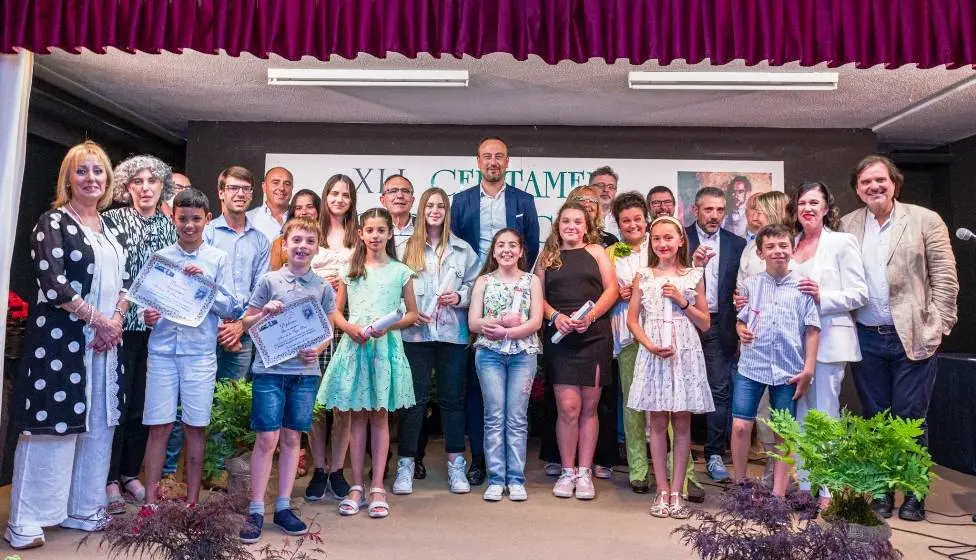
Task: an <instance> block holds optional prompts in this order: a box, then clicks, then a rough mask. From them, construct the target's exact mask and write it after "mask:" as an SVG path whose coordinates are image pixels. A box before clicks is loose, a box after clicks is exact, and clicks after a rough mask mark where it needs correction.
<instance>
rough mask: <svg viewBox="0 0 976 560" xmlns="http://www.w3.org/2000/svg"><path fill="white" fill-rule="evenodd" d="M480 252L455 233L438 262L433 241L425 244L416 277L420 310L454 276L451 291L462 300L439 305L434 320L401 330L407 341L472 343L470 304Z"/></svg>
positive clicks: (423, 311)
mask: <svg viewBox="0 0 976 560" xmlns="http://www.w3.org/2000/svg"><path fill="white" fill-rule="evenodd" d="M478 270H479V266H478V255H477V254H475V252H474V249H472V248H471V246H470V245H468V244H467V242H466V241H464V240H463V239H461V238H460V237H458V236H456V235H454V234H451V237H450V239H449V240H448V243H447V249H446V250H445V251H444V255H443V256H442V257H441V262H440V263H439V264H438V262H437V253H436V252H435V251H434V248H433V247H431V246H430V245H427V246H426V247H424V269H423V270H421V271H420V272H418V273H417V276H416V277H415V278H414V279H413V293H414V296H415V297H416V298H417V310H418V311H420V312H422V313H426V312H427V311H428V310H429V309H430V307H431V305H433V304H434V302H435V301H436V300H437V298H438V294H437V289H438V288H439V287H440V286H441V284H442V283H443V282H445V279H446V278H451V279H452V281H453V284H452V285H451V287H450V289H449V290H448V291H449V292H457V293H458V295H459V296H461V301H460V302H458V304H457V305H455V306H437V307H435V309H434V313H433V315H432V316H431V318H432V319H433V322H431V323H430V324H427V325H423V326H420V327H414V326H411V327H407V328H405V329H403V330H402V331H401V336H402V337H403V341H404V342H449V343H451V344H467V343H468V336H469V332H468V307H469V306H470V305H471V287H472V285H474V280H475V278H477V277H478Z"/></svg>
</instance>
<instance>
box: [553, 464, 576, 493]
mask: <svg viewBox="0 0 976 560" xmlns="http://www.w3.org/2000/svg"><path fill="white" fill-rule="evenodd" d="M575 489H576V469H573V468H569V469H563V470H562V472H561V473H560V474H559V479H558V480H556V484H554V485H553V487H552V495H553V496H555V497H557V498H572V497H573V491H574V490H575Z"/></svg>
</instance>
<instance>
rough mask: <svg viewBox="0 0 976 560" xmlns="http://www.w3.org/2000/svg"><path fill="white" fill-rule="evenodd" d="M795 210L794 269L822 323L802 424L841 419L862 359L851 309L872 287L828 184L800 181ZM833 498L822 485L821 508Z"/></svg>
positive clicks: (804, 484) (805, 487)
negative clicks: (854, 366) (810, 414)
mask: <svg viewBox="0 0 976 560" xmlns="http://www.w3.org/2000/svg"><path fill="white" fill-rule="evenodd" d="M789 210H790V214H791V216H792V219H793V226H794V228H795V229H796V231H797V232H798V235H797V238H796V248H795V250H794V251H793V262H792V263H791V266H790V268H791V269H792V270H793V271H795V272H797V273H799V274H800V275H801V276H803V277H804V279H803V280H801V281H800V283H799V289H800V291H801V292H803V293H805V294H807V295H809V296H811V297H812V298H813V299H814V301H815V302H816V303H817V307H818V309H819V310H820V323H821V331H820V347H819V349H818V350H817V369H816V372H815V374H814V377H813V384H812V385H811V387H810V390H809V391H807V393H806V394H805V395H804V396H803V397H801V398H800V400H799V401H798V402H797V411H796V412H797V418H798V419H799V421H800V422H801V423H802V422H803V419H804V418H805V417H806V414H807V411H809V410H813V409H815V410H820V411H823V412H826V413H827V414H829V415H830V416H833V417H835V418H836V417H837V416H839V414H840V387H841V382H842V381H843V380H844V368H845V367H846V365H847V362H858V361H860V360H861V350H860V348H859V347H858V343H857V329H856V328H855V326H854V320H853V318H852V317H851V311H854V310H855V309H857V308H859V307H861V306H863V305H864V304H865V303H866V302H867V300H868V287H867V283H866V282H865V279H864V264H863V262H862V261H861V251H860V249H859V248H858V243H857V239H856V238H855V237H854V236H853V235H851V234H849V233H842V232H841V231H839V229H840V219H839V211H838V209H837V207H836V206H835V205H834V197H833V195H832V194H831V193H830V190H829V189H828V188H827V186H826V185H824V184H823V183H818V182H804V183H802V184H800V186H798V187H797V188H796V190H794V191H793V193H792V195H791V197H790V205H789ZM805 478H806V477H805V476H803V472H802V471H801V473H800V479H801V480H800V490H801V491H809V490H810V483H809V482H808V481H806V480H805ZM829 499H830V498H829V494H827V493H826V489H821V492H820V504H819V505H820V506H821V509H823V508H824V507H826V506H827V505H828V504H829Z"/></svg>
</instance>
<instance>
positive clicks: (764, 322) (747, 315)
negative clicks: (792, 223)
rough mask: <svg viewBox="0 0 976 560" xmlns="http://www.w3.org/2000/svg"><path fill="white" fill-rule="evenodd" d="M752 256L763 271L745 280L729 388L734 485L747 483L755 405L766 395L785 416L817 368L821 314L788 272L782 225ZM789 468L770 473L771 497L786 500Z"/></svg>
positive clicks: (761, 238)
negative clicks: (738, 349)
mask: <svg viewBox="0 0 976 560" xmlns="http://www.w3.org/2000/svg"><path fill="white" fill-rule="evenodd" d="M756 251H757V253H758V254H759V256H760V257H761V258H762V259H763V260H764V261H765V262H766V271H765V272H760V273H759V274H755V275H753V276H750V277H749V278H747V279H746V280H745V281H744V282H743V284H742V286H741V287H742V289H743V291H744V292H745V295H746V297H747V298H748V304H747V305H745V306H744V307H743V308H742V309H741V310H740V311H739V320H738V323H737V324H736V330H737V331H738V333H739V340H740V341H741V342H742V350H741V356H740V358H739V371H738V373H736V374H735V378H734V379H733V381H732V383H733V386H732V387H733V388H732V465H733V468H734V471H735V480H736V482H743V481H744V480H745V479H746V463H747V461H748V459H749V447H750V444H751V441H750V440H751V438H752V425H753V424H754V423H755V421H756V412H757V409H758V408H759V399H760V398H761V397H762V394H763V392H764V391H766V390H768V391H769V407H770V409H771V410H784V409H785V410H789V411H790V414H792V415H793V416H796V401H797V400H798V399H799V398H800V397H802V396H803V395H804V394H805V393H806V392H807V390H808V389H809V388H810V383H811V382H812V381H813V372H814V369H815V368H816V362H817V344H818V342H819V339H820V314H819V312H818V311H817V305H816V303H815V302H814V301H813V298H812V297H810V296H808V295H805V294H803V293H801V292H800V290H799V288H798V287H797V284H798V283H799V281H800V280H802V277H801V276H800V275H799V274H798V273H796V272H794V271H791V270H790V263H791V260H790V259H791V257H792V256H793V234H792V232H791V231H790V230H789V228H788V227H787V226H785V225H782V224H775V225H769V226H766V227H764V228H762V229H761V230H759V233H758V234H757V235H756ZM789 470H790V466H789V465H788V464H786V463H784V462H782V461H777V462H776V464H775V466H774V467H773V493H774V494H776V495H777V496H785V495H786V487H787V483H788V482H789Z"/></svg>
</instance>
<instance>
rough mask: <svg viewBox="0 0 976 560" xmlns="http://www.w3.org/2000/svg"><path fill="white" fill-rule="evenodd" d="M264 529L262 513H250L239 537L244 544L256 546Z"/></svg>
mask: <svg viewBox="0 0 976 560" xmlns="http://www.w3.org/2000/svg"><path fill="white" fill-rule="evenodd" d="M263 528H264V516H263V515H261V514H260V513H250V514H248V516H247V519H246V520H245V521H244V526H243V527H241V532H240V533H239V534H238V537H239V538H240V539H241V542H242V543H244V544H254V543H256V542H258V541H259V540H261V529H263Z"/></svg>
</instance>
